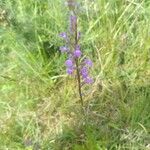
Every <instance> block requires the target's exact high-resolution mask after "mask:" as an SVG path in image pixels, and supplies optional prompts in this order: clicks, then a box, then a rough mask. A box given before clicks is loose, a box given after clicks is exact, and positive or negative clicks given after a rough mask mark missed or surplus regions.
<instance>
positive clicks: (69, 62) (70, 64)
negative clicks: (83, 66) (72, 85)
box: [65, 59, 73, 68]
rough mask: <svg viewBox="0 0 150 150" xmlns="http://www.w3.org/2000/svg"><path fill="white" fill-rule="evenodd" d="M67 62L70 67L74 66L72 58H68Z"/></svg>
mask: <svg viewBox="0 0 150 150" xmlns="http://www.w3.org/2000/svg"><path fill="white" fill-rule="evenodd" d="M65 64H66V66H67V67H68V68H71V67H72V66H73V62H72V60H71V59H68V60H66V62H65Z"/></svg>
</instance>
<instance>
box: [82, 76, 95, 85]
mask: <svg viewBox="0 0 150 150" xmlns="http://www.w3.org/2000/svg"><path fill="white" fill-rule="evenodd" d="M84 82H85V83H87V84H92V83H93V82H94V80H93V79H92V78H91V77H86V78H85V79H84Z"/></svg>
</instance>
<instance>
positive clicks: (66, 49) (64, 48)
mask: <svg viewBox="0 0 150 150" xmlns="http://www.w3.org/2000/svg"><path fill="white" fill-rule="evenodd" d="M59 50H60V51H61V52H62V53H64V52H67V51H68V48H67V47H65V46H61V47H60V49H59Z"/></svg>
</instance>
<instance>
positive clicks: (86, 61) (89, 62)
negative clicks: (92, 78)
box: [84, 59, 93, 67]
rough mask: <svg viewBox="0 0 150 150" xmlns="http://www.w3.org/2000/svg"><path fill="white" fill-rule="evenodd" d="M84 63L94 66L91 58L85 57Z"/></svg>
mask: <svg viewBox="0 0 150 150" xmlns="http://www.w3.org/2000/svg"><path fill="white" fill-rule="evenodd" d="M84 63H85V64H86V65H87V66H89V67H92V65H93V62H92V61H91V60H90V59H85V60H84Z"/></svg>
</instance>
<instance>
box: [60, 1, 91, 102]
mask: <svg viewBox="0 0 150 150" xmlns="http://www.w3.org/2000/svg"><path fill="white" fill-rule="evenodd" d="M67 5H68V7H69V9H70V19H69V21H70V27H69V31H68V32H62V33H60V34H59V36H60V37H61V38H63V40H64V42H65V46H61V47H60V51H61V53H66V54H67V60H66V62H65V65H66V68H67V71H66V72H67V74H69V75H73V74H75V72H76V75H77V80H78V83H79V94H80V98H81V99H82V96H81V94H82V93H81V87H82V85H84V84H91V83H93V79H92V78H91V77H90V76H89V69H90V68H91V67H92V65H93V63H92V61H91V60H90V59H89V58H87V57H85V56H84V55H83V52H82V51H81V47H80V45H79V40H80V38H81V33H80V32H78V28H77V23H78V22H77V15H76V6H77V5H76V3H75V1H74V0H68V3H67Z"/></svg>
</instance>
